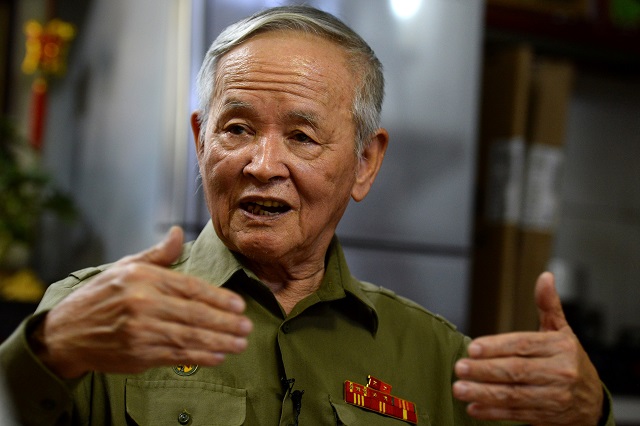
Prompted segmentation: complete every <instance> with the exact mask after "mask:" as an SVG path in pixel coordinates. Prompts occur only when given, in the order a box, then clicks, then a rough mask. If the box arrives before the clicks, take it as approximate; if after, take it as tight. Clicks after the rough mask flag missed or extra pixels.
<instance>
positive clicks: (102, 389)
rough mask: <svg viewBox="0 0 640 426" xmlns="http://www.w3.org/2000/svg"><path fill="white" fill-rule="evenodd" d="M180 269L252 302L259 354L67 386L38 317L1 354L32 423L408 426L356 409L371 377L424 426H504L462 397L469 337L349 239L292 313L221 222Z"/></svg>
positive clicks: (58, 294)
mask: <svg viewBox="0 0 640 426" xmlns="http://www.w3.org/2000/svg"><path fill="white" fill-rule="evenodd" d="M103 269H104V268H91V269H87V270H83V271H80V272H78V273H74V274H72V275H71V276H70V277H69V278H67V279H66V280H64V281H61V282H59V283H56V284H54V285H52V286H51V287H50V288H49V290H48V291H47V294H46V295H45V297H44V299H43V301H42V304H41V307H40V308H39V312H46V310H47V309H50V308H51V307H52V306H53V305H55V304H56V303H58V302H59V301H60V300H61V299H62V298H63V297H65V296H66V295H67V294H69V293H70V292H71V291H73V290H74V289H75V288H77V287H78V286H80V285H82V283H83V282H85V281H86V280H87V279H88V278H90V277H92V276H93V275H95V274H97V273H99V272H101V270H103ZM175 269H176V270H179V271H182V272H184V273H186V274H190V275H194V276H198V277H200V278H202V279H204V280H206V281H207V282H210V283H211V284H212V285H218V286H225V287H227V288H229V289H231V290H233V291H236V292H237V293H239V294H240V295H242V296H243V297H244V299H245V301H246V303H247V309H246V315H247V316H248V317H249V318H250V319H251V320H252V321H253V324H254V331H253V333H252V334H251V335H250V336H249V346H248V349H247V350H246V351H245V352H244V353H242V354H240V355H228V356H227V358H226V360H225V362H224V363H223V364H222V365H220V366H216V367H204V366H192V365H191V366H167V367H163V368H154V369H151V370H148V371H147V372H145V373H143V374H138V375H115V374H101V373H93V374H88V375H86V376H84V377H83V378H82V379H78V380H75V381H67V382H65V381H61V380H59V379H58V378H56V377H55V376H54V375H53V374H52V373H51V372H49V371H48V370H47V369H46V368H45V367H44V366H42V365H41V364H40V363H39V362H38V360H37V358H35V357H34V356H33V354H32V353H31V351H30V350H29V347H28V345H27V343H26V337H25V336H26V333H27V332H28V328H29V326H30V324H31V323H33V322H35V321H37V320H38V314H36V316H35V317H34V318H33V319H31V320H30V322H27V323H25V324H24V325H23V326H22V327H21V329H19V330H18V331H17V332H16V333H15V334H14V335H13V336H12V337H11V338H10V339H9V341H8V342H5V344H4V345H3V346H4V347H3V348H2V350H0V361H1V362H2V364H3V367H4V368H5V369H6V371H7V376H8V380H9V382H10V384H11V386H12V391H13V392H14V395H15V397H16V403H17V408H18V411H19V412H20V413H21V414H22V416H23V417H24V418H25V423H26V424H33V425H53V424H56V425H64V424H73V425H76V424H77V425H103V424H104V425H133V424H137V425H180V424H187V425H194V426H195V425H227V426H229V425H243V424H244V425H269V426H271V425H294V424H299V425H305V426H306V425H342V424H344V425H402V424H407V423H405V422H404V421H403V420H400V419H396V418H393V417H389V416H385V415H382V414H379V413H378V412H374V411H370V410H366V409H364V408H362V407H359V406H355V405H351V404H348V403H346V402H345V398H344V383H345V381H353V382H356V383H359V384H363V385H366V384H367V378H368V376H369V375H371V376H374V377H376V378H378V379H380V380H382V381H384V382H386V383H388V384H389V385H391V386H392V388H391V392H390V393H391V394H392V395H393V396H395V397H397V398H401V399H403V400H406V401H410V402H412V403H414V404H415V407H416V411H417V418H418V424H419V425H424V426H428V425H437V426H446V425H481V424H487V425H488V424H497V423H482V422H478V421H475V420H473V419H472V418H470V417H468V416H467V415H466V413H465V405H464V403H462V402H459V401H457V400H456V399H455V398H453V396H452V391H451V386H452V384H453V381H454V380H455V377H454V373H453V366H454V363H455V362H456V360H458V359H460V358H461V357H463V356H465V353H466V346H467V344H468V339H467V338H465V337H464V336H463V335H462V334H460V333H459V332H457V331H456V330H455V328H454V327H453V326H452V325H451V324H449V323H448V322H447V321H445V320H444V319H442V318H441V317H439V316H437V315H434V314H432V313H429V312H428V311H426V310H425V309H423V308H421V307H420V306H418V305H416V304H414V303H412V302H410V301H408V300H406V299H404V298H401V297H399V296H397V295H395V294H394V293H392V292H390V291H388V290H385V289H383V288H380V287H377V286H374V285H372V284H368V283H363V282H359V281H357V280H356V279H354V278H353V277H352V276H351V275H350V273H349V269H348V268H347V264H346V261H345V258H344V255H343V253H342V249H341V247H340V245H339V243H338V242H337V239H334V241H333V242H332V244H331V246H330V248H329V251H328V253H327V257H326V272H325V276H324V279H323V282H322V285H321V287H320V288H319V290H318V291H317V292H315V293H314V294H312V295H310V296H308V297H307V298H305V299H304V300H302V301H301V302H300V303H298V305H297V306H296V307H295V308H294V309H293V311H292V312H291V313H290V314H289V315H286V314H285V313H284V312H283V310H282V309H281V307H280V306H279V304H278V302H277V301H276V299H275V298H274V296H273V294H272V293H271V292H270V291H269V289H268V288H267V287H266V286H264V285H263V284H262V283H261V282H260V281H259V280H258V279H257V278H256V276H255V275H254V274H253V273H252V272H251V271H249V270H248V269H246V268H244V267H243V266H242V264H241V262H240V261H239V259H237V258H236V256H235V255H234V254H233V253H232V252H230V251H229V250H228V249H227V248H226V247H225V246H224V245H223V244H222V242H221V241H220V240H219V239H218V238H217V236H216V235H215V232H214V230H213V227H212V226H211V223H209V224H208V225H207V226H206V228H205V229H204V230H203V232H202V233H201V235H200V236H199V237H198V239H197V240H196V241H195V242H193V243H190V244H187V245H185V250H184V253H183V255H182V257H181V259H180V260H179V261H178V262H177V264H176V265H175ZM39 315H42V314H39ZM296 391H299V392H297V395H298V396H299V395H301V400H300V401H299V404H297V405H296V404H294V401H293V400H294V399H295V398H293V397H292V396H293V395H294V393H296ZM301 392H304V393H301ZM296 421H297V423H296ZM611 424H613V423H611Z"/></svg>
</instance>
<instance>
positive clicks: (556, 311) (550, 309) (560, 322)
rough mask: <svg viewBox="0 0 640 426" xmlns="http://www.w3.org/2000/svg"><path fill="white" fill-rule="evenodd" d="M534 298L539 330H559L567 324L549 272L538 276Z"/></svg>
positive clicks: (553, 280)
mask: <svg viewBox="0 0 640 426" xmlns="http://www.w3.org/2000/svg"><path fill="white" fill-rule="evenodd" d="M535 298H536V306H537V307H538V318H539V320H540V331H559V330H561V329H563V328H565V327H568V326H569V324H568V323H567V320H566V318H565V316H564V311H563V310H562V303H561V302H560V296H559V295H558V292H557V291H556V286H555V278H554V276H553V274H552V273H551V272H544V273H542V274H541V275H540V276H539V277H538V281H537V282H536V290H535Z"/></svg>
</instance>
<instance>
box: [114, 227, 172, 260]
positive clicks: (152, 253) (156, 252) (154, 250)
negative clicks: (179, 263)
mask: <svg viewBox="0 0 640 426" xmlns="http://www.w3.org/2000/svg"><path fill="white" fill-rule="evenodd" d="M183 242H184V233H183V231H182V228H180V227H179V226H172V227H171V229H169V232H167V234H166V235H165V236H164V238H163V239H162V241H160V242H159V243H158V244H156V245H154V246H153V247H150V248H148V249H146V250H143V251H141V252H140V253H137V254H133V255H130V256H126V257H124V258H122V259H120V260H119V261H118V263H132V262H144V263H151V264H154V265H158V266H170V265H171V264H172V263H174V262H175V261H176V260H178V258H179V257H180V254H182V244H183Z"/></svg>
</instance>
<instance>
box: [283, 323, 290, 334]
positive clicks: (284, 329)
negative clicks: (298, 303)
mask: <svg viewBox="0 0 640 426" xmlns="http://www.w3.org/2000/svg"><path fill="white" fill-rule="evenodd" d="M282 331H283V332H284V333H285V334H287V333H289V331H291V326H290V325H289V323H287V324H284V325H283V326H282Z"/></svg>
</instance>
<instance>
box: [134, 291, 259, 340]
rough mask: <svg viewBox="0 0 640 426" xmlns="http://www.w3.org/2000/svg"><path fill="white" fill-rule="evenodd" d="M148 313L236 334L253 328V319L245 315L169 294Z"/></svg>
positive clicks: (165, 318)
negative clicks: (169, 295)
mask: <svg viewBox="0 0 640 426" xmlns="http://www.w3.org/2000/svg"><path fill="white" fill-rule="evenodd" d="M146 314H147V315H149V316H151V317H152V318H159V319H162V320H164V321H167V322H172V323H179V324H182V325H186V326H189V327H195V328H200V329H205V330H209V331H214V332H219V333H226V334H231V335H235V336H247V335H249V333H251V330H252V329H253V325H252V323H251V320H249V319H248V318H247V317H245V316H243V315H238V314H236V313H230V312H227V311H224V310H220V309H216V308H213V307H211V306H210V305H207V304H204V303H202V302H200V301H194V300H187V299H179V298H175V297H168V296H162V297H161V298H160V299H159V300H158V303H154V304H153V305H152V306H151V307H150V308H149V311H148V312H147V313H146Z"/></svg>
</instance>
